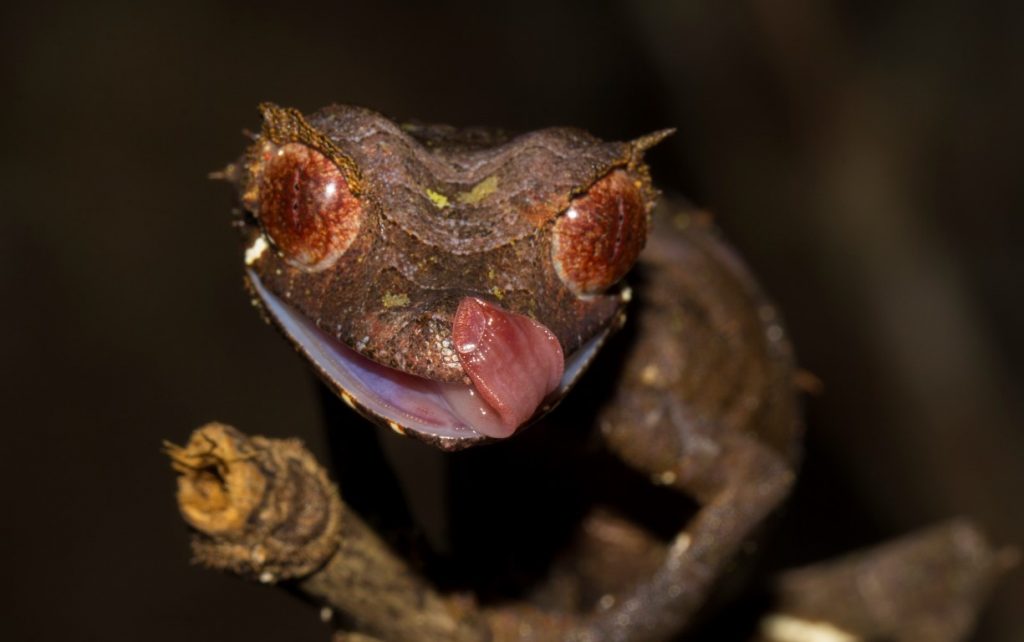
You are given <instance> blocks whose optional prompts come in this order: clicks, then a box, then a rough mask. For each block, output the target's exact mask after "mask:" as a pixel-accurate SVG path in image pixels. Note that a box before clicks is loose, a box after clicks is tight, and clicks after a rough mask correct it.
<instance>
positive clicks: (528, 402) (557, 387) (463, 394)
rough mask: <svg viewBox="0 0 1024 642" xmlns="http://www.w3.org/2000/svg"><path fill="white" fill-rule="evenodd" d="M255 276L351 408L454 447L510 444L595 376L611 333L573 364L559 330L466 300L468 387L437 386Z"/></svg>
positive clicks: (458, 337) (459, 325)
mask: <svg viewBox="0 0 1024 642" xmlns="http://www.w3.org/2000/svg"><path fill="white" fill-rule="evenodd" d="M247 276H248V279H249V281H250V283H251V284H252V287H253V290H254V291H255V293H256V294H257V296H258V297H259V299H260V300H261V301H262V303H263V306H264V307H265V309H266V311H267V312H268V314H269V315H270V317H271V318H272V319H273V320H274V321H275V322H276V323H277V325H278V326H279V327H280V328H281V330H282V331H283V332H284V333H285V334H286V335H287V336H288V338H289V339H290V340H291V341H292V343H293V344H294V345H295V346H296V348H298V350H299V351H300V352H302V354H303V355H305V356H306V358H307V359H309V361H310V362H311V363H312V364H313V365H314V367H315V368H316V370H317V372H318V373H319V374H320V376H321V377H322V378H323V379H324V380H325V381H327V383H328V384H330V385H331V386H332V387H333V388H334V389H335V390H336V392H337V393H338V394H339V395H340V396H341V397H342V399H343V400H345V402H346V403H348V404H349V405H351V406H352V407H354V408H355V409H356V410H358V411H359V412H360V413H362V414H363V415H364V416H366V417H367V418H369V419H370V420H372V421H375V422H376V423H378V424H381V425H385V426H389V427H390V428H391V429H393V430H396V431H398V432H402V433H411V434H414V435H416V436H418V437H421V438H423V439H425V440H427V441H431V442H434V443H437V444H438V445H440V446H442V447H445V448H459V447H462V446H465V445H469V444H470V443H475V442H478V441H481V440H484V439H487V438H497V439H501V438H505V437H508V436H510V435H512V434H514V433H515V432H516V431H518V430H519V429H521V428H523V427H524V426H526V425H529V424H530V423H532V421H534V420H535V419H537V418H539V417H540V416H542V415H543V414H545V413H546V412H547V411H548V410H550V409H551V408H553V407H554V406H555V404H557V403H558V401H560V400H561V398H562V397H564V396H565V394H566V393H567V392H568V391H569V389H570V388H571V387H572V386H573V384H574V383H575V382H576V380H577V379H578V378H579V376H580V375H581V374H582V373H583V372H584V371H585V370H586V368H587V366H588V365H589V363H590V361H591V360H592V359H593V358H594V356H595V355H596V354H597V352H598V350H599V349H600V347H601V345H602V344H603V343H604V341H605V339H606V338H607V336H608V334H609V333H610V326H611V324H609V327H608V328H605V329H603V330H602V331H601V332H599V333H598V334H597V335H596V336H594V337H593V338H591V339H590V340H589V341H587V342H586V343H584V344H583V346H582V347H580V349H578V350H576V351H575V352H574V353H573V354H572V355H570V356H569V358H568V359H564V358H563V354H562V349H561V346H560V345H559V343H558V340H557V339H556V338H555V337H554V335H553V334H552V333H551V331H550V330H548V329H547V328H546V327H544V326H543V325H542V324H540V323H539V322H537V321H535V320H533V319H531V318H529V317H526V316H523V315H519V314H515V313H512V312H508V311H505V310H503V309H502V308H500V307H499V306H497V305H495V304H493V303H490V302H488V301H485V300H483V299H478V298H475V297H465V298H464V299H463V300H462V301H461V302H460V305H459V308H458V310H457V311H456V313H455V317H454V319H453V323H452V339H453V342H454V348H455V352H456V354H458V356H459V359H460V361H461V363H462V366H463V370H464V371H465V372H466V374H467V379H468V382H467V383H445V382H440V381H433V380H430V379H425V378H422V377H418V376H415V375H411V374H409V373H406V372H402V371H400V370H395V369H393V368H389V367H387V366H383V365H381V364H379V363H376V362H374V361H371V360H370V359H367V358H366V357H364V356H362V355H360V354H359V353H358V352H356V351H355V350H353V349H351V348H349V347H348V346H346V345H344V344H343V343H342V342H341V341H339V340H337V339H335V338H334V337H332V336H330V335H329V334H327V333H326V332H324V331H322V330H321V329H320V328H318V327H317V326H316V324H315V323H313V322H312V321H310V320H309V319H307V318H306V317H305V316H304V315H302V314H301V313H299V312H298V311H296V310H295V309H294V308H292V307H291V306H289V305H288V304H286V303H284V302H283V301H281V299H279V298H278V297H277V296H275V295H274V294H273V293H271V292H270V291H269V290H268V289H267V288H266V287H265V286H264V285H263V284H262V283H261V281H260V279H259V277H258V276H257V275H256V274H255V272H253V271H252V270H247Z"/></svg>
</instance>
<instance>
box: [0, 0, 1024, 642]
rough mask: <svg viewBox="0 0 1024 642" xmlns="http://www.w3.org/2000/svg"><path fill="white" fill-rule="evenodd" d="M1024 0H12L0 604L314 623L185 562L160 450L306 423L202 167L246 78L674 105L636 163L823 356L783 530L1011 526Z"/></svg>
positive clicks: (96, 630)
mask: <svg viewBox="0 0 1024 642" xmlns="http://www.w3.org/2000/svg"><path fill="white" fill-rule="evenodd" d="M1022 7H1024V5H1022V4H1021V3H1019V2H1012V1H1005V2H999V1H994V2H986V3H973V2H969V0H932V1H924V0H921V1H912V0H897V1H895V2H877V3H864V2H854V1H852V0H849V1H847V2H838V1H819V2H810V1H795V2H788V3H775V2H764V1H756V2H749V3H730V2H714V1H712V0H693V1H689V2H677V3H668V2H649V3H639V2H637V3H628V2H619V3H601V2H572V3H562V4H555V3H550V2H540V1H532V0H529V1H526V0H524V1H521V2H515V3H503V4H502V5H498V6H494V7H489V6H487V4H486V3H481V2H469V1H466V2H461V3H460V2H454V3H438V2H433V3H423V4H418V3H411V2H410V3H401V2H376V3H358V4H357V3H343V2H337V3H326V2H323V3H322V2H303V3H295V4H291V5H277V6H275V5H271V4H267V3H259V2H200V1H199V0H193V1H182V2H176V3H174V4H173V5H168V6H165V7H163V8H157V7H155V6H142V5H141V4H140V3H136V2H121V3H118V2H109V1H107V2H102V1H101V2H91V3H71V2H66V3H59V2H56V3H40V4H39V5H38V8H28V5H27V4H25V3H22V4H21V6H20V7H10V6H8V7H6V8H5V9H3V14H2V15H0V47H2V49H3V58H2V61H3V65H2V81H3V87H4V92H3V104H2V105H0V122H2V127H3V144H2V148H0V181H2V183H0V185H2V190H0V262H2V263H0V265H2V270H0V301H3V304H2V305H3V314H2V317H0V319H2V320H0V324H2V328H0V329H2V330H3V332H2V336H3V337H4V340H3V341H2V342H0V357H2V363H3V370H2V374H0V377H2V378H0V391H2V393H0V394H2V395H3V401H4V403H3V408H4V410H5V412H4V414H3V419H2V420H0V421H2V425H3V429H4V430H3V446H2V449H0V452H2V455H3V479H2V483H3V488H2V491H0V507H2V510H3V512H2V513H0V514H2V515H3V518H2V521H0V533H2V549H0V550H2V558H0V561H2V564H3V566H2V568H3V575H4V579H3V584H2V586H3V589H2V590H3V592H4V593H6V597H5V598H4V599H3V601H2V604H3V607H2V608H3V611H4V614H3V617H2V625H0V626H2V628H3V629H5V630H6V631H7V632H8V633H13V634H15V636H14V637H8V636H7V635H4V637H5V638H7V639H18V640H22V639H28V640H35V639H39V640H55V639H80V640H138V639H147V640H150V641H154V642H155V641H158V640H182V639H189V640H282V639H288V640H324V639H326V637H327V631H326V627H325V626H324V625H322V624H321V623H320V622H319V621H318V619H317V615H316V610H315V609H313V608H311V607H310V606H308V605H306V604H303V603H302V602H300V601H298V600H295V599H291V598H289V597H287V596H285V595H283V594H281V593H280V592H278V591H273V590H269V589H266V588H264V587H260V586H256V585H251V584H248V583H245V582H241V581H238V580H235V579H233V578H230V577H227V576H222V575H218V574H216V573H213V572H209V571H205V570H201V569H199V568H197V567H193V566H190V565H189V563H188V561H189V553H188V546H187V540H188V533H187V531H186V529H185V528H184V526H183V523H182V521H181V520H180V518H179V517H178V515H177V513H176V510H175V505H174V500H173V491H174V479H173V475H172V474H171V471H170V470H169V467H168V465H167V461H166V459H165V458H164V457H163V455H162V454H161V452H160V445H161V440H163V439H170V440H174V441H177V442H181V441H183V440H184V439H185V438H186V436H187V434H188V432H189V431H190V430H191V429H192V428H194V427H196V426H198V425H199V424H201V423H203V422H206V421H209V420H212V419H221V420H224V421H228V422H231V423H233V424H235V425H237V426H240V427H241V428H243V429H244V430H246V431H248V432H251V433H262V434H267V435H273V436H286V435H297V436H300V437H301V438H303V439H304V440H305V441H306V442H307V443H309V444H310V445H311V446H313V447H314V449H315V450H316V451H317V452H318V453H320V454H321V455H323V454H324V452H325V449H326V443H327V442H326V437H325V433H324V432H323V430H324V427H323V421H322V419H323V418H322V411H321V405H320V402H319V398H318V392H317V388H316V386H315V385H313V383H312V380H311V379H310V378H309V377H308V375H307V374H306V369H305V367H304V365H303V364H302V363H301V362H300V360H299V359H298V358H297V357H296V356H295V355H294V354H293V353H292V352H291V350H290V349H289V348H288V346H287V345H286V344H285V342H284V341H283V340H281V339H280V338H278V337H277V336H276V335H275V333H274V332H273V331H272V330H271V329H270V328H268V327H266V326H264V325H263V324H262V323H261V322H260V321H259V318H258V316H257V315H256V314H254V313H253V312H252V310H251V309H250V307H249V304H248V301H247V298H246V296H244V295H243V293H242V291H241V288H240V281H241V278H240V273H241V269H240V255H241V249H240V247H239V246H238V240H237V238H236V234H235V232H234V231H233V230H232V229H231V227H230V225H229V219H230V216H229V208H230V207H231V205H232V200H231V195H230V191H229V189H228V188H227V187H226V186H225V185H223V184H218V183H213V182H210V181H207V180H206V178H205V175H206V173H207V172H208V171H210V170H213V169H217V168H220V167H222V166H223V165H224V164H225V163H226V162H228V161H230V160H232V159H233V158H234V157H235V156H236V155H237V154H238V152H239V151H240V150H241V149H242V147H243V145H244V144H245V142H246V141H245V139H244V138H243V137H242V136H241V130H242V129H243V128H250V129H255V128H257V127H258V125H259V121H258V117H257V113H256V111H255V105H256V104H257V102H259V101H262V100H273V101H276V102H279V103H282V104H285V105H292V106H296V107H299V108H301V109H303V110H306V111H309V110H312V109H315V108H317V107H320V106H322V105H325V104H328V103H331V102H349V103H355V104H362V105H366V106H370V107H373V108H375V109H378V110H380V111H383V112H384V113H387V114H391V115H394V116H396V117H399V118H409V117H416V118H419V119H423V120H428V121H429V120H435V121H444V122H449V123H452V124H460V125H468V124H492V125H502V126H504V127H507V128H511V129H530V128H535V127H539V126H545V125H554V124H571V125H577V126H581V127H584V128H587V129H590V130H591V131H593V132H595V133H596V134H598V135H600V136H602V137H606V138H626V137H633V136H636V135H639V134H641V133H644V132H647V131H650V130H653V129H657V128H661V127H665V126H677V127H678V128H679V133H678V134H677V135H676V136H675V137H674V138H673V139H671V140H670V141H669V142H667V143H665V144H664V145H663V146H662V147H661V148H660V149H658V150H656V151H655V152H654V153H653V154H652V156H651V160H652V162H653V163H654V165H655V176H656V178H657V179H658V181H659V184H660V185H661V186H662V187H663V188H664V189H666V190H670V191H673V192H677V193H683V194H686V195H687V196H688V197H689V198H691V199H692V200H693V201H695V202H696V203H698V204H700V205H701V206H703V207H706V208H708V209H710V210H712V211H713V212H714V213H715V214H716V217H717V220H718V221H719V223H720V224H721V225H722V226H723V227H724V228H725V229H726V231H727V233H728V234H729V235H730V237H731V239H732V240H733V241H734V243H735V244H736V245H737V246H738V247H739V248H740V250H741V252H742V253H743V254H744V255H745V256H746V257H747V259H748V261H749V263H750V264H751V265H752V267H753V269H754V271H755V273H757V274H758V275H759V276H760V278H761V280H762V281H763V283H764V284H765V286H766V288H767V289H768V290H769V292H771V293H772V295H773V296H774V297H775V298H776V300H777V301H778V302H779V304H780V306H781V308H782V310H783V311H784V312H785V314H786V316H787V318H788V321H789V326H790V329H791V331H792V335H793V338H794V341H795V343H796V346H797V349H798V353H799V355H800V360H801V363H802V364H803V365H804V366H805V367H806V368H807V369H808V370H809V371H811V372H813V373H814V374H816V375H817V376H818V377H820V378H821V379H822V380H823V381H824V384H825V392H824V394H823V395H821V396H819V397H817V398H812V399H809V400H808V403H807V414H808V421H809V429H810V432H809V437H808V460H807V461H808V463H807V467H806V470H805V473H806V475H805V476H804V478H803V481H802V485H801V487H800V489H799V491H798V494H797V498H796V500H795V504H794V507H793V508H792V510H791V513H790V516H789V517H787V523H788V525H789V526H788V528H789V530H788V531H784V532H787V533H793V535H791V536H787V538H783V539H784V541H785V542H786V543H787V544H784V545H783V550H784V551H785V552H784V553H783V554H782V555H783V558H784V559H783V562H785V563H790V564H797V563H804V562H808V561H811V560H812V559H817V558H820V557H823V556H827V555H831V554H835V553H838V552H839V551H842V550H845V549H848V548H850V547H852V546H857V545H864V544H869V543H872V542H875V541H880V540H881V539H884V538H886V537H892V536H895V535H897V534H899V533H902V532H905V531H907V530H910V529H913V528H915V527H919V526H923V525H925V524H928V523H931V522H933V521H935V520H939V519H942V518H945V517H948V516H952V515H968V516H971V517H973V518H975V519H976V520H977V521H978V522H979V523H980V524H982V525H983V526H984V527H985V529H986V530H987V531H988V532H989V533H990V535H991V537H992V538H993V540H994V541H995V542H997V543H999V544H1007V543H1016V544H1018V545H1020V544H1024V505H1022V504H1024V500H1022V495H1024V431H1022V423H1021V420H1022V416H1024V408H1022V399H1021V395H1020V392H1021V383H1022V378H1024V368H1022V365H1021V364H1022V363H1024V361H1022V357H1024V340H1022V335H1021V333H1020V329H1021V328H1022V327H1024V323H1022V322H1024V299H1022V296H1021V294H1022V293H1021V287H1020V282H1021V275H1022V267H1024V258H1022V255H1021V253H1020V251H1019V250H1020V244H1021V241H1022V240H1024V234H1022V232H1024V229H1022V228H1024V217H1022V216H1021V207H1020V206H1021V205H1022V199H1021V196H1022V194H1021V192H1022V190H1021V184H1022V181H1021V179H1020V174H1021V168H1022V167H1024V152H1022V143H1024V137H1022V136H1021V133H1022V132H1021V114H1022V113H1024V93H1022V92H1021V86H1020V81H1021V69H1022V62H1024V56H1022V55H1021V54H1022V53H1024V51H1022V50H1024V30H1022V28H1021V27H1022V19H1024V9H1022ZM794 525H795V526H794ZM1022 604H1024V579H1022V573H1021V572H1019V571H1018V572H1017V573H1015V574H1014V575H1012V576H1010V577H1008V578H1007V579H1006V581H1005V582H1004V583H1003V584H1002V585H1001V587H1000V591H999V592H998V595H997V596H996V598H995V599H994V600H993V602H992V604H991V608H990V609H989V610H988V611H987V612H986V614H985V616H984V619H983V622H982V626H981V629H980V631H979V633H978V636H977V638H976V639H977V640H984V641H996V640H999V641H1007V642H1008V641H1011V640H1020V639H1024V616H1022V615H1021V612H1020V607H1021V605H1022Z"/></svg>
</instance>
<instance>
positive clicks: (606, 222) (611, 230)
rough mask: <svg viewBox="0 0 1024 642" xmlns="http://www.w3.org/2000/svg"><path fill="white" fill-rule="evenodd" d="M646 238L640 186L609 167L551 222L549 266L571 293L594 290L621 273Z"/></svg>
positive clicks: (632, 259)
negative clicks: (553, 227) (552, 227)
mask: <svg viewBox="0 0 1024 642" xmlns="http://www.w3.org/2000/svg"><path fill="white" fill-rule="evenodd" d="M646 239H647V206H646V203H645V200H644V196H643V193H642V192H641V191H640V187H639V186H637V184H636V183H635V182H634V180H633V178H631V177H630V175H629V174H628V173H626V171H624V170H621V169H619V170H615V171H613V172H612V173H610V174H608V175H607V176H605V177H604V178H602V179H601V180H599V181H598V182H596V183H594V185H593V186H591V188H590V189H589V190H587V191H586V192H585V193H584V194H582V195H580V196H578V197H577V198H575V199H573V200H572V201H571V202H570V204H569V208H568V209H566V210H565V212H563V213H562V214H561V215H560V216H559V217H558V220H557V221H556V222H555V229H554V236H553V240H552V245H551V255H552V258H553V259H554V264H555V270H556V271H557V272H558V277H559V278H560V279H562V282H563V283H565V284H566V285H567V286H568V287H569V289H571V290H572V291H573V292H575V293H576V294H596V293H598V292H601V291H602V290H605V289H607V288H608V287H609V286H611V285H612V284H614V283H615V282H616V281H618V280H619V279H621V278H622V277H623V276H625V274H626V272H628V271H629V269H630V268H631V267H632V266H633V263H634V262H635V261H636V258H637V256H638V255H639V254H640V250H641V249H643V246H644V242H645V241H646Z"/></svg>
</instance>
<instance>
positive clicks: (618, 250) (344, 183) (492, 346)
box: [225, 105, 670, 449]
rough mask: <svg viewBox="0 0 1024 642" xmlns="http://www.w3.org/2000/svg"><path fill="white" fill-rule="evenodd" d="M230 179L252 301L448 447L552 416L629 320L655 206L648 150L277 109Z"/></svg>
mask: <svg viewBox="0 0 1024 642" xmlns="http://www.w3.org/2000/svg"><path fill="white" fill-rule="evenodd" d="M261 109H262V111H263V116H264V124H263V128H262V131H261V133H260V134H259V135H258V136H257V137H256V138H255V140H254V142H253V144H252V145H251V146H250V147H249V148H248V149H247V150H246V152H245V154H244V155H243V156H242V158H241V159H240V160H239V161H238V162H237V163H235V164H233V165H231V166H229V168H228V170H227V171H226V172H225V174H226V176H227V177H228V178H229V179H230V180H231V181H232V182H234V183H235V185H236V187H237V188H238V191H239V194H240V201H241V204H242V207H243V209H244V211H245V215H244V217H243V221H244V223H243V225H242V229H243V235H244V239H245V243H246V249H245V274H246V282H247V285H248V287H249V289H250V291H251V292H252V293H253V295H254V297H253V298H254V301H255V302H256V303H257V304H258V305H259V307H260V308H261V309H262V310H263V312H264V313H265V316H266V317H267V318H268V319H269V320H270V321H272V322H273V323H274V324H276V325H277V326H278V327H279V328H280V329H281V330H282V331H283V332H284V334H285V335H286V336H287V337H288V338H289V339H290V340H291V341H292V343H293V344H294V346H295V347H296V348H297V349H298V351H299V352H300V353H301V354H302V355H303V356H304V357H305V358H306V359H307V360H308V361H309V362H310V363H311V365H312V366H313V367H314V368H315V369H316V371H317V372H318V373H319V374H320V376H321V377H322V378H323V379H324V380H325V381H326V382H327V383H328V384H329V385H330V386H331V387H332V388H334V390H335V391H336V392H337V393H338V394H339V395H340V396H341V398H342V399H344V400H345V401H346V403H348V404H349V405H351V406H352V407H353V408H355V409H356V410H358V411H359V412H361V413H362V414H364V415H365V416H367V417H368V418H369V419H371V420H373V421H375V422H377V423H379V424H382V425H386V426H389V427H391V428H392V429H393V430H396V431H398V432H401V433H404V434H410V435H414V436H417V437H420V438H422V439H424V440H426V441H429V442H431V443H435V444H437V445H438V446H440V447H442V448H446V449H457V448H462V447H465V446H468V445H471V444H474V443H478V442H480V441H486V440H489V439H494V438H504V437H508V436H510V435H512V434H514V433H515V432H516V431H517V430H519V429H520V428H522V427H523V426H525V425H527V424H529V423H530V422H531V421H533V420H534V419H536V418H537V417H539V416H541V415H542V414H543V413H544V412H546V411H547V410H549V409H550V408H552V407H553V406H554V405H555V404H556V403H557V402H558V401H559V400H560V399H561V398H562V396H564V395H565V394H566V392H568V390H569V389H570V388H571V387H572V385H573V384H574V382H575V381H576V380H577V378H578V377H579V376H580V374H581V373H582V372H583V371H584V370H585V369H586V367H587V365H588V364H589V363H590V362H591V360H592V359H593V357H594V355H595V354H596V353H597V351H598V350H599V349H600V346H601V345H602V343H603V342H604V340H605V339H606V338H607V336H608V335H609V333H610V332H611V330H612V329H613V328H614V327H616V325H617V322H621V320H622V318H623V314H624V306H625V303H626V302H627V301H628V300H629V289H628V287H626V286H625V285H624V284H623V283H622V278H623V276H624V275H625V274H626V273H627V272H628V271H629V269H630V268H631V267H632V265H633V263H634V262H635V261H636V259H637V256H638V255H639V253H640V250H641V249H642V247H643V245H644V243H645V240H646V235H647V229H648V224H649V216H650V210H651V208H652V205H653V200H654V196H655V192H654V190H653V189H652V188H651V185H650V179H649V176H648V172H647V168H646V166H645V165H644V164H643V162H642V155H643V152H644V151H645V150H646V149H647V148H649V147H650V146H651V145H654V144H655V143H657V142H658V141H660V140H661V139H663V138H664V137H665V136H667V135H668V134H669V133H670V132H668V131H665V132H657V133H655V134H651V135H649V136H645V137H643V138H640V139H638V140H635V141H631V142H604V141H601V140H598V139H596V138H594V137H592V136H590V135H589V134H586V133H585V132H582V131H579V130H574V129H564V128H563V129H546V130H541V131H537V132H533V133H529V134H525V135H522V136H518V137H509V136H506V135H504V134H502V133H500V132H494V131H491V130H483V129H455V128H450V127H445V126H428V125H403V126H399V125H397V124H395V123H393V122H391V121H390V120H388V119H386V118H384V117H383V116H381V115H379V114H377V113H375V112H372V111H369V110H366V109H362V108H357V107H346V106H333V107H328V108H326V109H323V110H321V111H319V112H316V113H315V114H312V115H310V116H308V117H305V116H303V115H302V114H300V113H299V112H298V111H296V110H293V109H284V108H280V107H277V106H274V105H263V106H261Z"/></svg>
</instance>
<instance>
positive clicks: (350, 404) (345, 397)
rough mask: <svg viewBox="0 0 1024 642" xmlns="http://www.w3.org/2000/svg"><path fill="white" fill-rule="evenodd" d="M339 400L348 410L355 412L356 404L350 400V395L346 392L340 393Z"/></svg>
mask: <svg viewBox="0 0 1024 642" xmlns="http://www.w3.org/2000/svg"><path fill="white" fill-rule="evenodd" d="M341 400H342V401H344V402H345V405H346V406H348V407H349V408H351V409H353V410H355V408H356V404H355V401H353V400H352V395H350V394H348V393H347V392H342V393H341Z"/></svg>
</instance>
